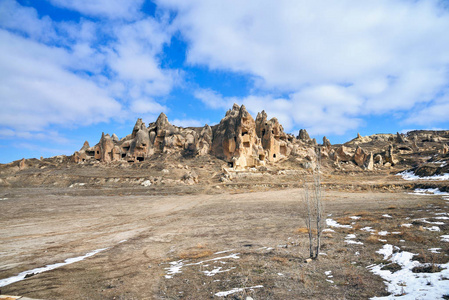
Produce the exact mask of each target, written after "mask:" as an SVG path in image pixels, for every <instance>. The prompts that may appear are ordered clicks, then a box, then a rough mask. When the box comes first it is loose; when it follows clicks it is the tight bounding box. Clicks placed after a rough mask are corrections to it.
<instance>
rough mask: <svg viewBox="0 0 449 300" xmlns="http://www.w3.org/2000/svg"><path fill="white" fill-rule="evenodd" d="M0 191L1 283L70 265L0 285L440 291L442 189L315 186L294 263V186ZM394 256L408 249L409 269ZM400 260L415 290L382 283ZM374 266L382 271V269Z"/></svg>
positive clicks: (37, 294)
mask: <svg viewBox="0 0 449 300" xmlns="http://www.w3.org/2000/svg"><path fill="white" fill-rule="evenodd" d="M78 190H79V191H82V193H77V192H76V191H78ZM1 192H2V195H3V196H2V197H3V198H1V200H0V280H1V279H4V281H3V283H6V281H5V280H6V279H7V278H11V277H13V276H16V275H18V274H20V273H21V272H25V271H27V270H33V269H36V268H40V267H45V266H51V265H53V264H56V263H63V262H64V261H66V262H73V263H68V264H64V265H61V266H60V267H59V268H54V269H52V270H48V271H46V272H42V273H39V272H37V271H34V272H32V274H29V275H28V276H27V278H25V279H23V280H20V281H17V282H14V283H11V284H7V285H4V286H3V287H0V289H1V293H2V294H8V295H21V296H26V297H30V298H38V299H179V298H182V299H207V298H210V299H212V298H216V299H220V298H226V297H227V298H234V299H246V297H247V296H251V297H252V298H253V299H310V298H312V299H348V298H349V299H366V298H370V297H375V296H377V297H381V296H387V295H390V297H393V296H394V295H399V294H404V295H409V296H410V297H418V298H419V297H421V299H429V296H430V295H431V298H433V297H434V296H435V295H437V296H439V297H442V296H443V294H442V293H443V292H441V286H443V291H444V290H445V291H446V292H447V293H449V274H448V273H447V269H444V268H445V267H446V266H447V262H448V260H449V256H448V255H449V236H448V235H449V199H447V197H446V196H444V195H428V194H416V193H409V192H412V190H410V191H408V192H407V191H404V190H396V191H390V190H387V191H384V192H381V191H377V190H375V191H369V190H366V189H363V190H361V191H352V192H348V191H338V190H327V191H325V201H324V206H325V216H327V217H326V218H328V219H329V220H330V221H329V220H328V224H329V226H328V228H329V229H330V230H326V232H325V233H324V236H323V241H322V242H323V246H322V254H321V255H320V256H319V259H318V260H317V261H312V262H309V263H306V262H305V259H306V258H307V256H308V244H307V236H306V234H305V233H303V231H304V230H302V228H304V227H305V223H304V219H303V215H302V213H301V200H302V197H303V191H302V190H301V189H298V188H285V189H278V190H268V191H257V190H256V189H253V190H246V191H245V192H244V193H243V192H235V191H231V190H230V191H226V192H222V193H218V194H208V193H200V194H179V195H178V194H169V195H152V194H140V195H139V194H134V195H133V194H132V193H129V191H126V192H125V191H122V190H121V189H116V190H111V191H109V192H108V193H107V195H106V194H101V193H98V191H97V190H96V189H94V188H92V191H91V192H90V191H89V189H86V188H85V187H74V188H72V189H66V190H65V191H63V192H61V190H60V189H57V188H38V187H36V188H15V189H6V188H5V189H3V190H1ZM335 224H339V225H346V226H337V227H335ZM330 225H334V227H332V226H330ZM368 227H369V228H368ZM445 236H446V238H445ZM389 245H391V246H389ZM380 249H383V250H382V251H380V252H379V253H377V251H379V250H380ZM390 250H391V251H390ZM93 251H96V252H95V253H94V252H93ZM388 251H390V252H391V253H389V252H388ZM89 253H90V254H92V253H93V254H92V255H86V254H89ZM395 253H413V254H416V255H414V256H412V257H413V258H412V260H415V261H416V262H415V263H414V264H413V266H412V267H413V269H412V267H410V266H411V265H410V264H408V265H407V263H408V261H404V260H402V261H399V260H398V259H397V257H396V256H395ZM81 257H82V259H78V260H77V259H75V260H73V261H71V260H70V259H72V258H81ZM445 264H446V265H445ZM409 267H410V268H409ZM407 268H409V269H410V270H409V273H407V274H409V275H410V274H411V275H410V278H417V276H418V277H419V276H421V277H422V278H424V279H423V280H424V282H425V284H424V285H423V286H422V287H420V289H418V290H416V289H414V288H413V286H415V285H416V282H413V283H412V282H410V283H408V282H407V281H405V280H404V281H403V282H394V281H392V283H393V284H394V285H395V286H394V287H391V284H390V285H387V284H386V282H385V281H386V280H393V279H392V278H391V276H392V275H394V274H399V273H397V272H404V270H405V271H407ZM376 270H381V271H388V272H389V274H390V277H388V275H389V274H388V272H386V273H385V272H384V273H383V275H385V276H380V275H378V274H377V273H376ZM375 273H376V274H375ZM378 273H379V272H378ZM401 274H402V273H401ZM434 274H437V275H434ZM404 278H405V277H404ZM426 280H427V281H426ZM1 282H2V281H0V285H2V284H1ZM434 292H435V293H437V294H434ZM438 292H441V293H440V294H438ZM446 297H448V296H447V295H446ZM413 299H414V298H413Z"/></svg>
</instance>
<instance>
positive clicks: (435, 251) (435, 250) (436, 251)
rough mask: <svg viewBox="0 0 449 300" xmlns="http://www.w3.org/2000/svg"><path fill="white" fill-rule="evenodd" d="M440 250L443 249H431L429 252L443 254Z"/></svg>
mask: <svg viewBox="0 0 449 300" xmlns="http://www.w3.org/2000/svg"><path fill="white" fill-rule="evenodd" d="M439 250H441V248H430V249H429V251H430V252H432V253H441V252H440V251H439Z"/></svg>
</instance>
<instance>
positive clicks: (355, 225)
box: [352, 224, 362, 230]
mask: <svg viewBox="0 0 449 300" xmlns="http://www.w3.org/2000/svg"><path fill="white" fill-rule="evenodd" d="M352 228H354V230H359V229H360V228H362V225H360V224H354V225H352Z"/></svg>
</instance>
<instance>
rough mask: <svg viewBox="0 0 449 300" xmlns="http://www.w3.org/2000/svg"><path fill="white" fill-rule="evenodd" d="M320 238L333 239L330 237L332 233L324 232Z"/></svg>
mask: <svg viewBox="0 0 449 300" xmlns="http://www.w3.org/2000/svg"><path fill="white" fill-rule="evenodd" d="M322 237H325V238H329V239H330V238H333V237H334V236H333V235H332V233H331V232H325V233H323V235H322Z"/></svg>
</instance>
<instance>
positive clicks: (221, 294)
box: [215, 285, 263, 297]
mask: <svg viewBox="0 0 449 300" xmlns="http://www.w3.org/2000/svg"><path fill="white" fill-rule="evenodd" d="M260 288H263V285H256V286H252V287H244V288H234V289H232V290H229V291H225V292H218V293H215V296H217V297H225V296H228V295H231V294H235V293H238V292H243V291H244V290H252V289H260Z"/></svg>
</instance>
